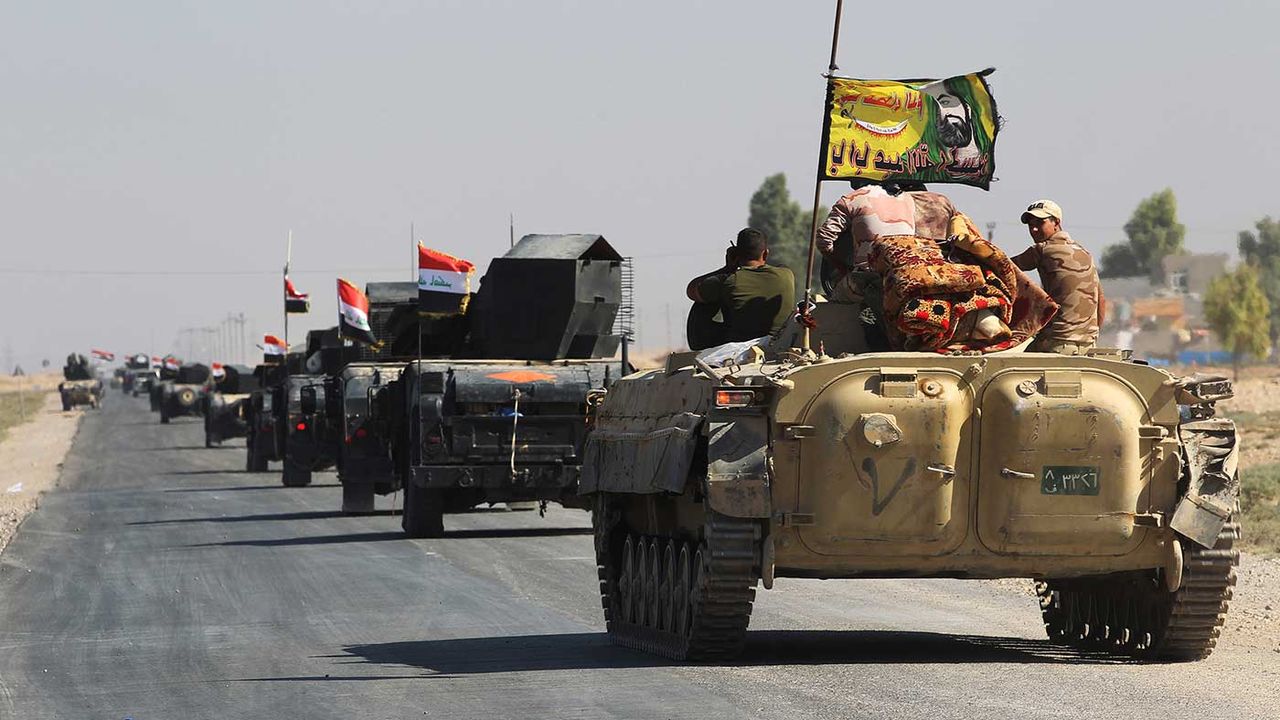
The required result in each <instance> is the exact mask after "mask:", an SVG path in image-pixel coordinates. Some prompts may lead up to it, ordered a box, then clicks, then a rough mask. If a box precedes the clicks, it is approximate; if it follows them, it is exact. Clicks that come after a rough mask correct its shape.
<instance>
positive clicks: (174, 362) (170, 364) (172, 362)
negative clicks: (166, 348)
mask: <svg viewBox="0 0 1280 720" xmlns="http://www.w3.org/2000/svg"><path fill="white" fill-rule="evenodd" d="M180 367H182V361H181V360H179V359H178V358H176V357H174V356H172V355H166V356H165V358H164V369H165V370H170V371H173V372H177V371H178V368H180Z"/></svg>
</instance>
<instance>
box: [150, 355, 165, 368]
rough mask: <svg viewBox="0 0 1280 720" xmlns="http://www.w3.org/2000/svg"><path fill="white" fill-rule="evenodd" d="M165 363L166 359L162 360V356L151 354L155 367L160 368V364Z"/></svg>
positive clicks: (152, 365)
mask: <svg viewBox="0 0 1280 720" xmlns="http://www.w3.org/2000/svg"><path fill="white" fill-rule="evenodd" d="M163 364H164V361H163V360H161V359H160V358H158V357H156V356H155V355H152V356H151V367H153V368H158V367H160V366H161V365H163Z"/></svg>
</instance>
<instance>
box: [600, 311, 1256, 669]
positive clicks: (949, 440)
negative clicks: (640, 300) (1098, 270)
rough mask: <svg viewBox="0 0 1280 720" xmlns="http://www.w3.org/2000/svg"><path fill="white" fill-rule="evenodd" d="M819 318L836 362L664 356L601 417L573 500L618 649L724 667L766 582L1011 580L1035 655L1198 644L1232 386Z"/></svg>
mask: <svg viewBox="0 0 1280 720" xmlns="http://www.w3.org/2000/svg"><path fill="white" fill-rule="evenodd" d="M818 307H819V309H818V311H816V314H817V316H818V321H819V328H820V330H818V331H815V337H814V338H813V345H812V346H813V347H823V346H825V349H826V351H827V352H828V353H831V354H833V355H838V354H842V353H844V352H845V351H848V352H849V353H852V354H848V355H845V356H843V357H839V358H838V359H837V358H832V357H827V356H822V357H815V356H814V355H813V354H812V353H808V354H805V353H783V354H781V355H778V356H774V357H766V358H765V359H764V360H763V361H762V360H759V359H756V360H755V361H746V360H742V359H741V358H739V359H738V361H737V364H735V362H734V361H730V363H729V367H718V366H713V365H712V364H711V363H710V362H708V358H709V357H710V356H708V355H703V356H702V357H701V358H700V357H699V356H697V355H694V354H677V355H672V356H671V357H670V358H668V360H667V363H666V366H665V367H664V368H662V369H658V370H652V371H647V372H641V373H636V374H633V375H630V376H628V377H626V378H624V379H622V380H619V381H618V382H617V383H615V384H614V385H613V387H612V388H611V389H610V390H609V392H608V395H607V396H606V397H605V398H604V399H603V402H602V403H601V404H600V405H599V408H598V412H596V413H595V417H594V423H595V429H594V430H593V432H592V434H591V437H590V439H589V440H588V443H587V446H586V455H585V459H584V462H583V476H582V483H581V485H582V491H583V492H584V493H585V494H586V497H587V498H589V499H590V501H591V502H592V504H593V511H594V525H595V536H596V552H597V558H598V567H599V589H600V594H601V600H602V603H603V606H604V612H605V619H606V623H607V627H608V633H609V635H610V637H611V638H612V639H613V640H614V641H615V642H617V643H620V644H623V645H627V646H630V647H635V648H639V649H642V650H647V651H649V652H654V653H658V654H661V655H666V656H669V657H673V658H680V659H707V658H728V657H733V656H735V655H737V654H738V653H739V652H740V651H741V649H742V647H743V644H744V640H745V637H746V630H747V624H748V621H749V619H750V614H751V607H752V601H753V599H754V596H755V587H756V585H757V583H763V585H764V587H765V588H770V587H772V585H773V582H774V579H775V578H777V577H798V578H833V579H834V578H898V577H947V578H1002V577H1029V578H1034V579H1035V580H1036V592H1037V594H1038V596H1039V600H1040V612H1041V613H1042V616H1043V620H1044V624H1045V628H1046V631H1047V633H1048V636H1049V638H1050V640H1052V641H1054V642H1059V643H1065V644H1070V645H1077V646H1082V647H1086V648H1090V649H1093V650H1101V651H1107V652H1111V653H1115V654H1118V655H1128V656H1134V657H1138V658H1148V659H1158V660H1193V659H1197V658H1202V657H1205V656H1206V655H1208V654H1209V653H1210V652H1211V650H1212V648H1213V647H1214V644H1215V638H1217V636H1218V632H1219V630H1218V629H1219V627H1220V626H1221V625H1222V623H1223V619H1224V616H1225V612H1226V607H1227V601H1228V600H1229V599H1230V597H1231V588H1232V586H1233V585H1234V583H1235V572H1234V568H1235V566H1236V564H1237V562H1238V554H1237V552H1236V551H1235V550H1234V549H1233V548H1232V545H1233V542H1234V541H1235V540H1236V539H1237V538H1238V537H1239V532H1240V525H1239V521H1238V515H1237V513H1238V503H1237V497H1238V493H1239V483H1238V478H1237V474H1236V455H1237V450H1236V433H1235V428H1234V426H1233V424H1232V422H1231V421H1230V420H1227V419H1222V418H1218V417H1215V415H1214V402H1215V401H1217V400H1221V399H1224V398H1227V397H1230V393H1231V386H1230V383H1229V382H1227V381H1226V380H1225V379H1222V378H1206V377H1191V378H1187V377H1177V376H1175V375H1172V374H1170V373H1168V372H1165V371H1163V370H1160V369H1157V368H1154V367H1149V366H1147V365H1145V364H1143V363H1141V362H1137V361H1133V360H1131V359H1130V358H1128V357H1127V356H1126V355H1125V354H1123V353H1120V352H1119V351H1094V352H1092V353H1091V354H1090V355H1089V356H1087V357H1064V356H1058V355H1050V354H1041V353H1028V352H1017V351H1006V352H1003V353H994V354H989V355H974V356H963V355H949V356H945V355H936V354H926V353H904V352H890V353H867V352H863V351H864V350H865V347H860V346H859V342H858V341H857V338H856V337H855V336H854V335H849V334H848V333H847V332H845V330H847V329H848V328H857V327H859V325H858V322H857V310H858V308H857V306H856V305H855V306H840V305H835V304H825V305H819V306H818ZM821 328H828V329H835V328H839V329H842V330H841V332H842V333H844V334H842V335H840V336H838V337H837V336H835V335H834V334H831V332H832V331H831V330H828V334H827V335H826V336H825V337H824V334H823V332H822V331H821ZM842 346H843V347H842ZM1031 610H1032V608H1030V607H1029V608H1028V611H1031Z"/></svg>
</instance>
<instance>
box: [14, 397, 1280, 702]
mask: <svg viewBox="0 0 1280 720" xmlns="http://www.w3.org/2000/svg"><path fill="white" fill-rule="evenodd" d="M243 464H244V454H243V448H242V446H241V445H240V443H235V444H233V445H232V446H229V447H226V448H224V449H215V450H206V449H204V447H203V444H202V435H201V430H200V425H199V424H198V422H197V421H195V420H194V419H190V420H176V421H174V423H173V424H171V425H167V426H162V425H160V424H159V423H158V421H157V419H156V416H155V415H153V414H151V413H149V412H147V409H146V401H145V399H139V400H133V399H131V398H121V397H120V396H119V395H118V394H113V395H112V396H111V397H110V398H109V402H108V404H107V406H106V408H105V410H104V411H102V412H101V413H90V414H89V417H88V418H86V420H85V422H84V424H83V426H82V428H81V431H80V435H79V436H78V437H77V439H76V442H75V445H74V447H73V449H72V451H71V453H70V455H69V456H68V458H67V463H66V466H65V469H64V476H63V482H62V486H61V487H60V488H59V489H58V490H56V491H55V492H53V493H51V494H50V495H48V496H47V497H46V498H45V499H44V501H43V503H42V506H41V508H40V509H39V510H38V511H37V512H36V513H35V514H34V515H32V516H31V517H30V518H29V519H28V520H27V521H26V522H25V524H23V526H22V527H21V529H20V531H19V533H18V536H17V537H16V538H15V540H14V541H13V543H12V544H11V545H10V546H9V548H8V549H7V550H6V551H5V552H4V554H3V556H0V717H3V718H22V719H23V720H36V719H42V718H50V719H53V718H57V719H59V720H63V719H67V718H126V717H127V718H134V719H135V720H150V719H166V720H167V719H174V718H177V719H181V720H197V719H200V718H233V717H234V718H308V719H314V718H344V719H345V718H374V719H378V718H423V717H435V718H507V717H510V718H543V717H557V718H558V717H570V718H596V717H602V718H615V717H616V718H646V719H647V718H702V719H706V718H744V717H768V718H797V717H800V718H931V719H932V718H984V719H985V718H1018V719H1019V720H1025V719H1026V718H1036V719H1037V720H1040V719H1043V718H1073V719H1079V718H1094V717H1099V718H1100V717H1106V718H1161V717H1167V718H1187V717H1197V718H1255V717H1257V718H1264V717H1266V718H1274V717H1277V716H1280V708H1277V707H1276V700H1277V697H1278V694H1277V687H1278V685H1280V683H1278V680H1280V656H1277V657H1276V659H1275V661H1273V662H1271V663H1266V662H1258V661H1257V659H1256V657H1255V658H1246V657H1245V656H1244V655H1242V654H1240V653H1237V652H1233V651H1232V649H1231V648H1230V647H1224V648H1222V649H1220V650H1219V652H1218V653H1216V654H1215V655H1214V656H1213V657H1212V658H1210V659H1209V660H1208V661H1204V662H1200V663H1194V664H1187V665H1138V664H1130V663H1117V662H1112V661H1108V660H1106V659H1105V658H1100V657H1091V656H1082V655H1078V654H1074V653H1071V652H1066V651H1062V650H1060V649H1056V648H1053V647H1051V646H1049V645H1048V644H1046V643H1045V642H1044V640H1043V635H1042V630H1041V627H1040V625H1039V622H1038V617H1037V614H1038V613H1037V610H1036V606H1035V602H1034V600H1033V599H1032V598H1031V597H1030V596H1028V595H1026V594H1024V593H1023V592H1020V590H1019V588H1018V587H1016V586H1014V585H1012V584H1009V583H1005V584H996V583H978V582H962V581H845V582H821V581H798V580H785V579H784V580H780V581H779V582H778V584H777V587H776V588H775V589H774V590H772V591H767V592H766V591H763V590H762V591H760V593H759V595H758V596H757V598H758V601H757V606H756V612H755V616H754V618H753V620H752V632H751V634H750V635H749V640H748V645H747V651H746V654H745V656H744V657H743V658H742V659H741V660H740V661H739V662H735V663H732V664H722V665H679V664H673V663H670V662H668V661H665V660H660V659H656V658H651V657H648V656H646V655H643V654H640V653H637V652H634V651H630V650H625V649H621V648H615V647H612V646H611V645H610V644H609V643H608V641H607V640H606V638H605V636H604V632H603V621H602V618H601V615H600V605H599V600H598V598H597V596H596V595H595V594H594V592H595V589H594V587H595V570H594V565H593V561H592V558H591V536H590V535H589V534H588V533H589V525H590V522H589V517H588V516H587V514H586V513H583V512H580V511H566V510H559V509H556V510H553V511H552V512H550V513H549V514H548V515H547V517H546V518H540V517H538V515H537V513H533V512H519V513H513V512H505V511H503V512H499V511H489V512H475V513H470V514H465V515H452V516H448V517H447V518H446V530H447V535H448V536H447V537H445V538H442V539H438V540H407V539H404V538H403V537H402V536H401V534H400V531H399V517H398V516H394V515H391V514H389V513H387V514H382V515H376V516H370V517H358V518H348V517H342V516H341V515H339V514H338V513H337V508H338V505H339V496H340V489H339V488H338V487H337V485H336V484H335V481H334V479H333V476H332V475H329V474H319V475H317V476H316V480H317V484H316V485H314V486H312V487H310V488H305V489H288V488H284V487H281V486H280V485H279V474H278V473H266V474H246V473H244V472H242V471H241V470H240V468H242V467H243ZM384 504H385V506H386V507H387V508H390V506H391V503H390V500H387V501H386V502H385V503H384Z"/></svg>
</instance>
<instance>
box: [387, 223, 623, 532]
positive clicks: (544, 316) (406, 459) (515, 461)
mask: <svg viewBox="0 0 1280 720" xmlns="http://www.w3.org/2000/svg"><path fill="white" fill-rule="evenodd" d="M622 263H623V259H622V257H621V256H620V255H619V254H618V253H617V251H616V250H614V249H613V247H612V246H611V245H610V244H609V243H608V242H607V241H606V240H605V239H604V238H603V237H601V236H599V235H527V236H525V237H524V238H522V239H521V240H520V241H519V242H518V243H516V244H515V246H514V247H512V249H511V250H510V251H509V252H507V253H506V254H505V255H503V256H502V257H499V258H495V259H494V260H493V261H492V262H491V263H490V265H489V268H488V270H487V272H486V273H485V275H484V277H483V278H482V280H481V283H480V287H479V290H478V292H477V293H476V294H475V295H474V297H472V298H471V302H470V305H469V306H468V307H467V309H466V312H465V314H463V315H461V316H460V317H461V318H462V321H463V322H462V325H461V326H459V325H457V324H456V323H454V321H455V320H457V318H450V317H447V316H446V317H440V318H436V319H435V321H434V322H437V323H438V325H437V326H436V327H434V328H433V326H432V325H431V324H424V325H423V326H422V327H423V330H422V331H421V333H420V335H419V338H420V340H421V341H422V342H424V343H427V344H428V348H429V349H428V350H425V351H424V352H423V356H422V359H420V360H414V361H412V362H410V363H408V364H407V366H406V367H405V368H404V370H403V372H402V374H401V375H400V377H399V379H397V380H396V381H394V382H392V383H390V385H389V387H388V389H387V391H386V392H383V393H382V394H381V395H380V396H379V402H378V403H377V404H376V407H375V408H374V409H373V412H374V414H375V421H376V424H379V425H380V426H382V427H384V428H385V429H384V430H383V431H382V432H385V434H386V437H387V438H388V439H389V441H390V452H391V458H392V462H393V466H394V468H395V470H396V474H397V476H398V478H399V480H400V483H401V485H402V486H403V487H404V491H405V497H404V515H403V518H402V525H403V527H404V530H405V532H406V533H407V534H408V535H409V536H411V537H434V536H439V535H440V534H441V533H442V532H443V529H444V515H445V514H447V513H454V512H461V511H465V510H467V509H469V508H471V507H473V506H475V505H479V504H482V503H500V502H506V503H512V502H527V501H538V502H557V503H561V504H563V505H565V506H567V507H581V506H582V499H581V498H579V496H578V494H577V487H578V475H579V470H580V466H581V462H582V450H583V444H584V441H585V439H586V436H587V433H588V432H589V430H590V427H589V424H588V419H589V416H588V412H587V410H588V407H589V406H590V405H591V403H593V402H594V401H595V399H596V398H597V397H598V396H599V394H600V393H601V392H602V391H603V389H604V388H606V387H608V385H609V383H610V382H611V381H612V380H614V379H617V378H618V377H620V375H622V374H623V373H622V368H623V366H624V365H625V363H626V360H625V357H624V358H623V360H622V361H619V360H615V359H613V356H614V355H615V352H616V351H617V350H618V347H619V342H620V337H619V335H617V334H614V333H613V324H614V319H615V317H616V315H617V312H618V308H619V304H620V302H621V287H622V285H621V274H622ZM454 333H461V334H462V335H463V336H465V337H463V338H461V339H458V340H456V342H457V343H460V344H457V345H456V346H454V347H450V345H451V343H439V342H438V341H439V338H440V337H442V336H443V337H449V336H453V334H454ZM431 344H437V347H430V345H431ZM625 354H626V353H625V352H624V353H623V355H624V356H625Z"/></svg>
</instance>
